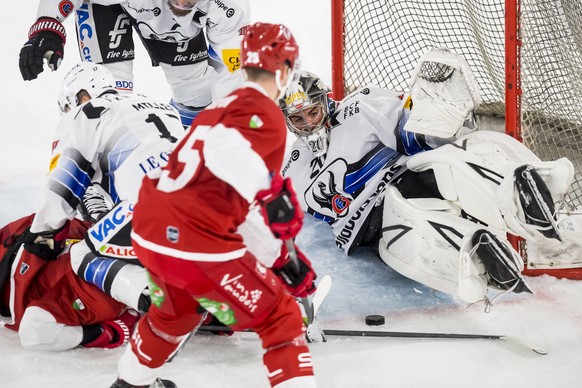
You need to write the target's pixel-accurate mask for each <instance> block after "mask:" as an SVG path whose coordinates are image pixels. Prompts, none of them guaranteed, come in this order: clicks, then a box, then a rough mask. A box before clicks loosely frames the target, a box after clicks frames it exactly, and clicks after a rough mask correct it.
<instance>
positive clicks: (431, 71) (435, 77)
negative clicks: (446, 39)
mask: <svg viewBox="0 0 582 388" xmlns="http://www.w3.org/2000/svg"><path fill="white" fill-rule="evenodd" d="M410 80H411V81H410V94H411V96H412V103H413V107H412V110H411V113H410V118H409V119H408V121H407V122H406V124H405V126H404V129H405V130H406V131H409V132H413V133H419V134H424V135H429V136H435V137H440V138H451V137H455V138H456V137H459V136H460V135H461V134H462V132H463V128H464V126H463V124H464V123H465V121H467V120H470V119H472V118H473V112H474V110H475V109H477V108H478V107H479V105H480V104H481V94H480V92H479V85H478V84H477V80H476V79H475V76H474V75H473V72H472V71H471V69H470V68H469V65H468V64H467V61H465V59H464V58H463V57H462V56H460V55H458V54H455V53H453V52H452V51H450V50H448V49H445V48H433V49H431V50H430V51H429V52H427V53H425V54H424V55H423V56H422V57H421V58H420V60H419V61H418V64H417V65H416V68H415V69H414V72H413V73H412V77H411V78H410Z"/></svg>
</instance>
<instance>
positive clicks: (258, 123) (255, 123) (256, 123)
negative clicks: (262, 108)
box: [249, 115, 263, 129]
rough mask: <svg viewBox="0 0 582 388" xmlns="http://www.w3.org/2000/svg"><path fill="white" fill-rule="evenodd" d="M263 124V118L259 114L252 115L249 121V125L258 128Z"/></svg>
mask: <svg viewBox="0 0 582 388" xmlns="http://www.w3.org/2000/svg"><path fill="white" fill-rule="evenodd" d="M262 126H263V120H261V118H260V117H259V116H257V115H253V116H252V117H251V121H250V122H249V127H251V128H254V129H257V128H261V127H262Z"/></svg>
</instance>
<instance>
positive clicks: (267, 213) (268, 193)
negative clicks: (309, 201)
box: [256, 174, 303, 240]
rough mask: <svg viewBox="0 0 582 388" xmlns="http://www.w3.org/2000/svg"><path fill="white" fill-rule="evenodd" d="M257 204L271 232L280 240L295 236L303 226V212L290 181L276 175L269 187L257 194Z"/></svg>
mask: <svg viewBox="0 0 582 388" xmlns="http://www.w3.org/2000/svg"><path fill="white" fill-rule="evenodd" d="M256 199H257V202H258V203H259V204H260V205H261V213H262V214H263V218H264V219H265V223H266V224H267V225H268V226H269V228H271V232H272V233H273V235H274V236H275V237H277V238H280V239H281V240H289V239H291V238H294V237H295V236H297V234H298V233H299V231H300V230H301V227H302V226H303V210H302V209H301V205H299V202H298V201H297V195H296V194H295V190H294V189H293V184H292V183H291V179H289V178H285V179H283V177H282V176H281V174H276V175H274V176H273V179H272V180H271V187H270V188H268V189H266V190H261V191H259V192H258V193H257V197H256Z"/></svg>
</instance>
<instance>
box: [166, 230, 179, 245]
mask: <svg viewBox="0 0 582 388" xmlns="http://www.w3.org/2000/svg"><path fill="white" fill-rule="evenodd" d="M166 238H167V239H168V241H169V242H171V243H177V242H178V241H180V229H178V228H176V227H175V226H168V227H167V228H166Z"/></svg>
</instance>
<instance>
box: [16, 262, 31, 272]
mask: <svg viewBox="0 0 582 388" xmlns="http://www.w3.org/2000/svg"><path fill="white" fill-rule="evenodd" d="M29 268H30V266H29V265H28V264H26V263H22V264H20V271H18V273H20V274H21V275H24V274H25V273H26V271H28V269H29Z"/></svg>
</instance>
